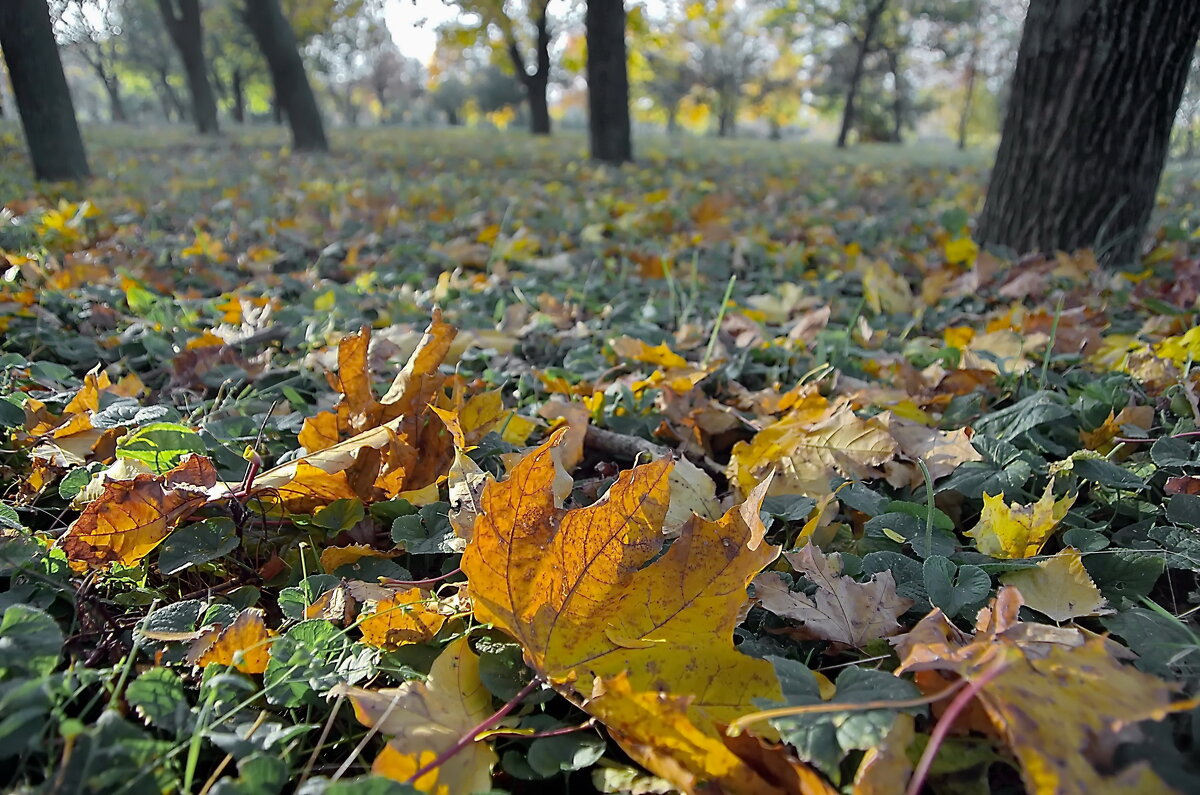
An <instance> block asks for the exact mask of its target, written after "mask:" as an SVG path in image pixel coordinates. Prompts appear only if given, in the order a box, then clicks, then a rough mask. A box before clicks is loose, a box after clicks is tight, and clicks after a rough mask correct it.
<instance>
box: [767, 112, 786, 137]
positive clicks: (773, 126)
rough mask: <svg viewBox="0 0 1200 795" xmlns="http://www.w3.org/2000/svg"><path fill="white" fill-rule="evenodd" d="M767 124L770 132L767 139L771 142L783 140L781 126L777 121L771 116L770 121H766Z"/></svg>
mask: <svg viewBox="0 0 1200 795" xmlns="http://www.w3.org/2000/svg"><path fill="white" fill-rule="evenodd" d="M767 124H768V125H769V127H770V130H771V132H770V133H769V134H768V136H767V137H768V138H770V139H771V140H772V141H781V140H783V125H782V124H780V123H779V119H777V118H775V117H774V116H772V117H771V118H770V119H768V120H767Z"/></svg>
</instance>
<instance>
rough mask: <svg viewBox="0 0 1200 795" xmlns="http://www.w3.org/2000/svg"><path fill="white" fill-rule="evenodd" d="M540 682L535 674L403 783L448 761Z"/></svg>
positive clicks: (514, 706) (415, 779)
mask: <svg viewBox="0 0 1200 795" xmlns="http://www.w3.org/2000/svg"><path fill="white" fill-rule="evenodd" d="M541 684H542V680H541V677H537V676H535V677H534V678H533V679H530V680H529V683H528V684H527V685H525V686H524V687H522V688H521V689H520V690H518V691H517V694H516V695H515V696H513V697H512V698H510V699H509V700H508V701H506V702H505V704H504V706H503V707H501V708H500V709H498V710H496V711H495V712H493V713H492V714H491V715H489V716H488V717H487V718H485V719H484V720H483V721H482V722H481V723H480V724H479V725H478V726H476V727H475V728H473V729H471V730H469V731H468V732H467V733H466V734H464V735H463V736H462V737H459V738H458V741H457V742H455V743H454V745H452V746H450V747H449V748H447V749H446V750H445V751H442V752H441V753H440V754H438V756H437V758H436V759H434V760H433V761H432V762H430V763H429V764H427V765H423V766H422V767H421V768H419V769H418V770H417V772H415V773H413V774H412V775H411V776H410V777H409V779H408V781H406V782H405V783H406V784H410V785H412V786H416V784H417V782H418V781H419V780H420V779H421V778H422V777H423V776H424V775H426V774H427V773H429V771H431V770H436V769H437V768H439V767H441V766H442V765H444V764H446V762H448V761H449V760H450V759H452V758H453V757H454V755H455V754H457V753H458V752H459V751H461V750H462V749H464V748H466V747H467V746H468V745H470V744H471V743H473V742H475V738H476V737H478V736H479V735H481V734H483V733H484V732H485V731H487V730H488V729H490V728H492V727H493V726H495V725H496V724H497V723H499V722H500V721H502V720H504V716H505V715H507V714H508V713H510V712H512V711H513V710H514V709H516V708H517V705H518V704H520V703H521V702H522V701H524V700H525V697H526V696H528V695H529V694H530V693H532V692H533V691H534V690H536V689H537V688H538V687H540V686H541Z"/></svg>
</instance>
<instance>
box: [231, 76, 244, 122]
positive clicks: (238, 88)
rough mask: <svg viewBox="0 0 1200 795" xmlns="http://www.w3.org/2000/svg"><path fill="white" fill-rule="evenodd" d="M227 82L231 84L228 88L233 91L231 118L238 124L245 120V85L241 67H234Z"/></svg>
mask: <svg viewBox="0 0 1200 795" xmlns="http://www.w3.org/2000/svg"><path fill="white" fill-rule="evenodd" d="M229 82H230V83H231V84H232V85H231V87H230V90H231V91H232V92H233V109H232V111H231V112H232V114H233V120H234V121H235V122H237V123H238V124H242V123H244V122H245V121H246V85H245V78H243V77H242V70H241V69H234V70H233V76H232V77H231V78H230V80H229Z"/></svg>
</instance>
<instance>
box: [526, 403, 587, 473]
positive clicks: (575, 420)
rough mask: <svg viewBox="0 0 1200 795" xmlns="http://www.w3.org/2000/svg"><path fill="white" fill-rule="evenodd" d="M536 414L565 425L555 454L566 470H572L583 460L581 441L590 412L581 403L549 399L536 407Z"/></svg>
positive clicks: (585, 436)
mask: <svg viewBox="0 0 1200 795" xmlns="http://www.w3.org/2000/svg"><path fill="white" fill-rule="evenodd" d="M538 416H539V417H541V418H543V419H547V420H551V421H552V422H556V421H561V422H557V424H561V425H565V426H566V427H567V431H566V435H565V436H564V437H563V443H562V444H561V445H560V446H558V447H556V448H555V450H556V452H555V455H557V456H559V459H560V461H559V463H561V464H562V467H563V469H565V470H566V471H567V472H573V471H574V470H575V467H577V466H579V464H580V462H581V461H583V443H584V440H585V439H586V438H587V429H588V421H589V419H590V417H591V412H590V411H588V408H587V406H585V405H583V404H582V403H568V402H566V401H565V400H549V401H547V402H545V403H543V404H542V406H541V408H539V409H538Z"/></svg>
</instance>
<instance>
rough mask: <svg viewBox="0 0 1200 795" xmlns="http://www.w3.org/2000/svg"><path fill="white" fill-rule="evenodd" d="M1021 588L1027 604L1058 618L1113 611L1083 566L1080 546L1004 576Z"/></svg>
mask: <svg viewBox="0 0 1200 795" xmlns="http://www.w3.org/2000/svg"><path fill="white" fill-rule="evenodd" d="M1000 579H1001V580H1003V582H1004V584H1005V585H1011V586H1013V587H1015V588H1016V589H1017V590H1019V591H1020V592H1021V596H1022V597H1023V598H1024V600H1025V605H1026V606H1027V607H1030V608H1033V609H1034V610H1036V611H1038V612H1039V613H1041V614H1043V615H1046V616H1049V617H1050V618H1051V619H1053V620H1054V621H1069V620H1071V619H1072V618H1079V617H1080V616H1095V615H1100V614H1101V613H1111V612H1112V611H1111V610H1106V609H1105V606H1106V605H1107V604H1108V603H1107V602H1106V601H1105V599H1104V597H1103V596H1101V595H1100V589H1099V588H1097V587H1096V583H1094V582H1092V578H1091V576H1090V575H1089V574H1088V573H1087V569H1085V568H1084V567H1083V556H1082V555H1081V554H1080V552H1079V550H1077V549H1072V548H1071V547H1067V548H1066V549H1064V550H1063V551H1062V552H1059V553H1058V554H1057V555H1054V556H1053V557H1051V558H1048V559H1047V560H1043V561H1042V562H1041V563H1039V564H1038V565H1037V567H1035V568H1031V569H1021V570H1020V571H1012V572H1009V573H1008V574H1005V575H1004V576H1003V577H1001V578H1000Z"/></svg>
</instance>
